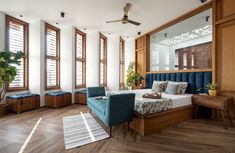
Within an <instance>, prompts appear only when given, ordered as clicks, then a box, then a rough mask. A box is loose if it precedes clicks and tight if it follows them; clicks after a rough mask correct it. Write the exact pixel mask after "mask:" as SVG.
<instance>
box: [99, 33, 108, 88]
mask: <svg viewBox="0 0 235 153" xmlns="http://www.w3.org/2000/svg"><path fill="white" fill-rule="evenodd" d="M101 39H103V40H104V45H103V46H104V59H103V60H102V59H101ZM101 63H103V64H104V71H103V73H104V74H103V75H104V80H103V84H101V82H100V79H101V77H100V76H101V66H100V65H101ZM99 85H100V86H104V87H106V86H107V37H105V36H104V35H103V34H102V33H100V37H99Z"/></svg>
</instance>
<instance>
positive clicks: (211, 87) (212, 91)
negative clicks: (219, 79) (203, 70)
mask: <svg viewBox="0 0 235 153" xmlns="http://www.w3.org/2000/svg"><path fill="white" fill-rule="evenodd" d="M202 89H206V90H208V94H209V95H210V96H216V95H217V92H218V89H219V84H218V83H208V84H207V85H206V87H205V88H200V89H198V90H197V91H198V92H199V91H200V90H202Z"/></svg>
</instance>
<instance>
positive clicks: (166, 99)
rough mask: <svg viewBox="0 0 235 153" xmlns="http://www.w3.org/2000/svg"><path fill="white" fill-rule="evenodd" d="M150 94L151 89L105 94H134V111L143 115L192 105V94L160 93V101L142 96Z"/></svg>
mask: <svg viewBox="0 0 235 153" xmlns="http://www.w3.org/2000/svg"><path fill="white" fill-rule="evenodd" d="M151 92H152V91H151V89H138V90H119V91H111V92H107V94H115V93H116V94H118V93H135V94H136V98H135V111H137V112H138V113H140V114H143V115H147V114H152V113H157V112H161V111H166V110H169V109H173V108H177V107H182V106H186V105H191V104H192V94H182V95H170V94H165V93H162V99H149V98H143V95H144V94H145V93H151Z"/></svg>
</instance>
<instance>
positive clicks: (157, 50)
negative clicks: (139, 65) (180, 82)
mask: <svg viewBox="0 0 235 153" xmlns="http://www.w3.org/2000/svg"><path fill="white" fill-rule="evenodd" d="M150 50H151V51H150V71H159V70H168V69H166V68H169V66H170V64H169V63H170V57H169V56H170V48H169V46H167V45H162V44H159V43H152V42H151V43H150ZM167 58H168V59H167ZM157 61H158V62H157Z"/></svg>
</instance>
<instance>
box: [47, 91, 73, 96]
mask: <svg viewBox="0 0 235 153" xmlns="http://www.w3.org/2000/svg"><path fill="white" fill-rule="evenodd" d="M68 93H70V92H65V91H56V92H50V93H47V95H49V96H61V95H65V94H68Z"/></svg>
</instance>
